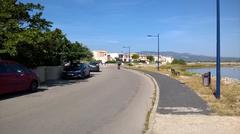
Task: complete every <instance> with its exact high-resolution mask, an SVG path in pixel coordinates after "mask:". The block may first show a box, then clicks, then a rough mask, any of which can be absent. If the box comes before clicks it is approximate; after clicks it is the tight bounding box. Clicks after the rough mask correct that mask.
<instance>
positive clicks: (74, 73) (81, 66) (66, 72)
mask: <svg viewBox="0 0 240 134" xmlns="http://www.w3.org/2000/svg"><path fill="white" fill-rule="evenodd" d="M89 76H90V68H89V66H88V64H86V63H78V64H72V65H69V66H65V67H64V69H63V72H62V77H63V78H64V79H74V78H86V77H89Z"/></svg>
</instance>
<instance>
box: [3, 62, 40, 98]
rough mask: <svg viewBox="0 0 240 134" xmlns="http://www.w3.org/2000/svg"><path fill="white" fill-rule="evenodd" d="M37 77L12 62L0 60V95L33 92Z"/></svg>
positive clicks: (36, 86) (35, 88)
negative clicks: (23, 91)
mask: <svg viewBox="0 0 240 134" xmlns="http://www.w3.org/2000/svg"><path fill="white" fill-rule="evenodd" d="M38 80H39V79H38V77H37V75H36V74H35V73H34V72H32V71H31V70H30V69H28V68H26V67H25V66H23V65H21V64H18V63H16V62H13V61H3V60H0V94H6V93H12V92H17V91H22V90H31V91H35V90H37V88H38V84H39V82H38Z"/></svg>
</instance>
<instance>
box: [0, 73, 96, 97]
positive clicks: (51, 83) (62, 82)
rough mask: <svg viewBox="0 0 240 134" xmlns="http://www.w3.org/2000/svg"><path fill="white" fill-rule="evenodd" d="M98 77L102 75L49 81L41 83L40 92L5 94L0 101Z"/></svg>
mask: <svg viewBox="0 0 240 134" xmlns="http://www.w3.org/2000/svg"><path fill="white" fill-rule="evenodd" d="M96 75H100V74H99V73H96V72H94V73H92V74H91V75H90V76H89V77H88V78H84V79H68V80H64V79H60V80H49V81H46V82H44V83H41V85H40V86H39V88H38V90H37V91H34V92H33V91H29V90H26V91H19V92H16V93H9V94H5V95H0V101H2V100H6V99H11V98H15V97H20V96H24V95H30V94H34V93H38V92H44V91H46V90H48V89H49V87H54V86H66V85H71V84H75V83H79V82H88V81H89V79H90V78H92V77H95V76H96Z"/></svg>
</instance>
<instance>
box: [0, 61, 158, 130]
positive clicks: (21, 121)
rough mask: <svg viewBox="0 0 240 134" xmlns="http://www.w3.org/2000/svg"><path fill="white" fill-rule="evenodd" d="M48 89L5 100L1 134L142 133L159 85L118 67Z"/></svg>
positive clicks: (1, 107) (1, 104) (0, 112)
mask: <svg viewBox="0 0 240 134" xmlns="http://www.w3.org/2000/svg"><path fill="white" fill-rule="evenodd" d="M48 86H49V87H43V89H42V91H40V92H36V93H30V94H28V93H20V94H15V95H12V96H7V97H1V100H0V134H141V133H142V130H143V128H144V123H145V117H146V114H147V111H148V109H149V108H150V105H151V97H152V93H153V87H154V86H153V83H152V81H151V80H150V79H148V78H147V77H146V76H144V75H143V74H140V73H136V72H132V71H126V70H117V67H116V66H112V67H104V68H103V69H102V72H99V73H94V74H93V77H91V78H88V79H86V80H72V81H58V82H56V81H55V82H51V83H49V84H48Z"/></svg>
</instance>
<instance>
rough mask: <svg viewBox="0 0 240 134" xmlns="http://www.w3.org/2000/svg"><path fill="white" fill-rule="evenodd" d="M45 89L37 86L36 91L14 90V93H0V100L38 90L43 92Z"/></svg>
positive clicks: (33, 92)
mask: <svg viewBox="0 0 240 134" xmlns="http://www.w3.org/2000/svg"><path fill="white" fill-rule="evenodd" d="M46 90H47V88H42V87H40V88H38V90H37V91H29V90H25V91H19V92H16V93H9V94H4V95H0V101H3V100H6V99H11V98H15V97H20V96H24V95H30V94H35V93H38V92H44V91H46Z"/></svg>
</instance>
